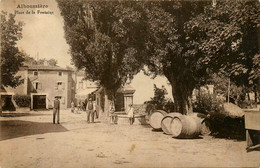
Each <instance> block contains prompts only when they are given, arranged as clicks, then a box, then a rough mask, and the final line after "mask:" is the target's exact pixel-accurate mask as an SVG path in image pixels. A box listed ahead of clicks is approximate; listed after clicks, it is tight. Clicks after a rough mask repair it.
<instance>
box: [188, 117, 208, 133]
mask: <svg viewBox="0 0 260 168" xmlns="http://www.w3.org/2000/svg"><path fill="white" fill-rule="evenodd" d="M190 116H193V117H195V119H197V120H199V121H200V123H201V135H209V134H210V133H211V131H210V129H209V123H208V122H207V119H206V118H207V115H205V114H203V113H198V112H193V113H192V114H190Z"/></svg>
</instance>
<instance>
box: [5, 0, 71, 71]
mask: <svg viewBox="0 0 260 168" xmlns="http://www.w3.org/2000/svg"><path fill="white" fill-rule="evenodd" d="M19 4H27V5H36V4H41V5H48V8H46V9H42V8H38V9H40V10H42V11H52V12H54V14H53V15H50V14H37V13H36V14H17V15H16V20H18V21H22V22H24V23H25V25H24V26H23V32H22V33H23V38H22V39H21V40H20V41H19V42H18V43H17V45H18V47H19V49H21V50H24V51H25V52H26V53H27V54H29V55H30V56H31V57H35V56H36V55H37V53H38V55H39V56H38V57H39V59H40V58H46V59H51V58H55V59H56V60H57V61H58V65H59V66H61V67H66V66H67V65H70V62H71V61H70V60H71V57H70V55H69V54H68V51H69V46H68V44H67V43H66V41H65V38H64V30H63V19H62V17H61V15H60V11H59V9H58V6H57V3H56V1H55V0H1V9H3V10H5V11H8V12H12V13H14V12H15V10H17V11H20V12H22V11H23V12H25V13H26V11H27V10H29V11H30V12H31V10H34V11H36V12H37V10H38V9H36V8H29V9H28V8H26V9H22V8H17V7H18V5H19Z"/></svg>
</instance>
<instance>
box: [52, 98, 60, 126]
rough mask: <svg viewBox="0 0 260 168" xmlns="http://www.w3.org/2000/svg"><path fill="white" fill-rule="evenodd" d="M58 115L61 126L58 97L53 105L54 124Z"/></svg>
mask: <svg viewBox="0 0 260 168" xmlns="http://www.w3.org/2000/svg"><path fill="white" fill-rule="evenodd" d="M56 115H57V123H58V124H60V101H59V97H58V96H56V97H55V100H54V105H53V124H55V117H56Z"/></svg>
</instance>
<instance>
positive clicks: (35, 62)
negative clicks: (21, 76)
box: [24, 54, 58, 66]
mask: <svg viewBox="0 0 260 168" xmlns="http://www.w3.org/2000/svg"><path fill="white" fill-rule="evenodd" d="M45 62H46V63H47V64H48V65H50V66H57V64H58V61H57V60H56V59H54V58H51V59H49V60H47V59H46V58H43V59H39V60H35V59H34V58H33V57H30V55H28V54H25V61H24V64H26V65H44V64H45Z"/></svg>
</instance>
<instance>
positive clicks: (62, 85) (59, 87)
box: [55, 82, 65, 90]
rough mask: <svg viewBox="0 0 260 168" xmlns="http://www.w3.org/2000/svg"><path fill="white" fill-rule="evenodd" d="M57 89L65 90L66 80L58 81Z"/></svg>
mask: <svg viewBox="0 0 260 168" xmlns="http://www.w3.org/2000/svg"><path fill="white" fill-rule="evenodd" d="M55 89H56V90H64V89H65V83H64V82H57V83H56V87H55Z"/></svg>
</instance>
